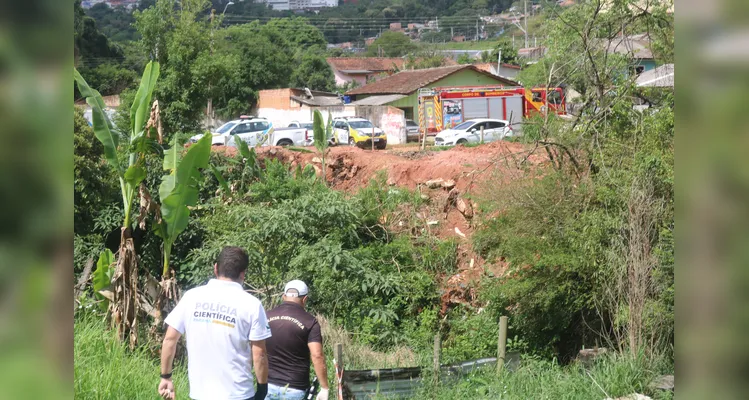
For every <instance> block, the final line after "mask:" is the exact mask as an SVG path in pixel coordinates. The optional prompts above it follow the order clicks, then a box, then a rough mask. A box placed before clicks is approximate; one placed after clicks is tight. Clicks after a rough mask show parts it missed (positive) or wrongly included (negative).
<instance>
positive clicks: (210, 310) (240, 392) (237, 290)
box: [159, 247, 271, 400]
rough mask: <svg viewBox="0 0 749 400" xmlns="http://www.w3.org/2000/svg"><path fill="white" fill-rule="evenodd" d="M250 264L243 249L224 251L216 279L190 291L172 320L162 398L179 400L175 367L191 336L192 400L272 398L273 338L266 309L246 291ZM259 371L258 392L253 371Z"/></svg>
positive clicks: (215, 269) (165, 347)
mask: <svg viewBox="0 0 749 400" xmlns="http://www.w3.org/2000/svg"><path fill="white" fill-rule="evenodd" d="M248 265H249V258H248V256H247V253H246V252H245V251H244V250H242V249H241V248H239V247H224V248H223V250H221V254H219V256H218V261H217V263H216V264H215V265H214V266H213V272H214V273H215V274H216V279H211V280H210V281H209V282H208V284H206V285H204V286H200V287H197V288H194V289H191V290H188V291H187V292H186V293H185V294H184V296H182V300H180V302H179V303H178V304H177V306H176V307H175V308H174V310H173V311H172V312H171V313H170V314H169V316H167V317H166V320H165V322H166V324H167V325H168V328H167V331H166V335H165V336H164V343H163V344H162V347H161V383H159V394H160V395H161V396H162V397H163V398H165V399H174V384H173V383H172V363H173V361H174V354H175V352H176V350H177V341H179V338H180V336H181V335H183V334H184V335H185V339H186V342H187V374H188V378H189V381H190V398H192V399H196V400H208V399H210V400H247V399H249V400H264V399H265V395H266V394H267V393H268V359H267V357H266V350H265V339H267V338H269V337H270V336H271V332H270V326H269V325H268V321H267V318H266V316H265V309H263V305H262V304H261V303H260V300H258V299H257V298H256V297H254V296H252V295H251V294H249V293H247V292H245V291H244V290H243V289H242V282H244V277H245V273H246V272H247V266H248ZM252 365H254V367H255V375H256V377H257V390H255V385H254V381H253V378H252V371H251V367H252Z"/></svg>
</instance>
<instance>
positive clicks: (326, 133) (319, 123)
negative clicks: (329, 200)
mask: <svg viewBox="0 0 749 400" xmlns="http://www.w3.org/2000/svg"><path fill="white" fill-rule="evenodd" d="M332 121H333V120H332V116H331V115H330V113H328V124H327V125H324V122H323V119H322V113H320V111H319V110H315V111H314V113H313V114H312V131H313V138H314V140H315V142H314V145H315V148H316V149H317V152H318V153H320V158H321V160H322V163H321V164H322V166H321V169H322V171H321V176H322V181H323V184H326V185H327V180H326V179H325V171H326V170H327V166H326V165H325V153H327V149H328V140H330V138H331V137H332V134H333V122H332Z"/></svg>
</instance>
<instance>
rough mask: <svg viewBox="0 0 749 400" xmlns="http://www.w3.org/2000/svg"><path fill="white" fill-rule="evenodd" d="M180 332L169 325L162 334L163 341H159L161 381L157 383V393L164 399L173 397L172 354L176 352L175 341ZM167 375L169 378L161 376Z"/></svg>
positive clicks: (177, 339)
mask: <svg viewBox="0 0 749 400" xmlns="http://www.w3.org/2000/svg"><path fill="white" fill-rule="evenodd" d="M180 336H182V334H181V333H179V331H178V330H176V329H174V328H172V327H171V326H169V327H168V328H167V330H166V334H165V335H164V342H163V343H161V375H162V378H161V382H160V383H159V394H160V395H161V397H163V398H165V399H174V384H173V383H172V378H171V375H172V369H173V363H174V355H175V354H176V353H177V342H178V341H179V338H180ZM163 376H169V378H163Z"/></svg>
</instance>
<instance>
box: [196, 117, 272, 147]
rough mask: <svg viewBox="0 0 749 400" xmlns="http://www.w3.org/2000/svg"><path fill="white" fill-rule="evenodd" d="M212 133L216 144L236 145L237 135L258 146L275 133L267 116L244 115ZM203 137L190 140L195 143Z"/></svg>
mask: <svg viewBox="0 0 749 400" xmlns="http://www.w3.org/2000/svg"><path fill="white" fill-rule="evenodd" d="M211 133H212V134H213V141H212V144H213V145H214V146H232V147H236V143H235V142H234V137H235V136H239V137H240V138H242V140H244V141H245V142H246V143H247V145H248V146H256V145H258V144H259V143H264V142H266V141H267V136H268V135H270V134H272V133H273V124H272V123H271V122H270V121H268V120H267V119H265V118H258V117H251V116H242V117H240V118H239V119H235V120H233V121H229V122H227V123H225V124H223V125H221V126H220V127H219V128H218V129H216V130H215V131H213V132H211ZM201 137H203V135H202V134H199V135H195V136H193V137H191V138H190V142H192V143H195V142H197V141H198V140H199V139H200V138H201Z"/></svg>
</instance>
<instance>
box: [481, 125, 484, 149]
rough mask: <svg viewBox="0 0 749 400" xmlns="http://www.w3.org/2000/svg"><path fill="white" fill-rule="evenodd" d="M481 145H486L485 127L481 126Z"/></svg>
mask: <svg viewBox="0 0 749 400" xmlns="http://www.w3.org/2000/svg"><path fill="white" fill-rule="evenodd" d="M481 143H482V144H483V143H484V125H481Z"/></svg>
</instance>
